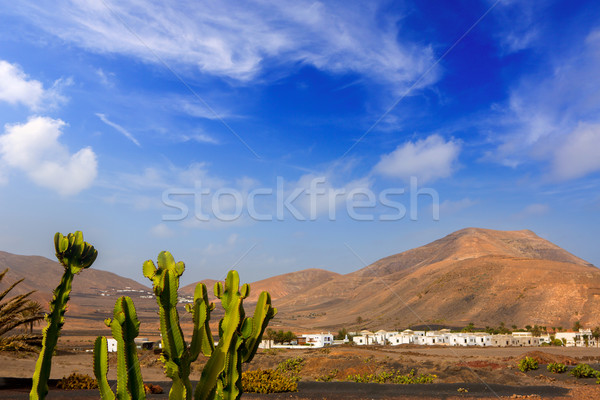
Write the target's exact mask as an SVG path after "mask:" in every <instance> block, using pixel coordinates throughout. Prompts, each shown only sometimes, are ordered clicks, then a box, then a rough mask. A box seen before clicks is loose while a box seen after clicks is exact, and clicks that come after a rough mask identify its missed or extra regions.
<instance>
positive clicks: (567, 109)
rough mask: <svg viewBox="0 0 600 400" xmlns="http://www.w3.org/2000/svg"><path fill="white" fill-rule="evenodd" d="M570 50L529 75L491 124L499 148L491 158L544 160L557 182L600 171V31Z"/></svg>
mask: <svg viewBox="0 0 600 400" xmlns="http://www.w3.org/2000/svg"><path fill="white" fill-rule="evenodd" d="M564 52H565V54H553V55H552V57H550V58H551V60H552V61H551V62H550V63H549V65H548V66H546V67H545V68H543V69H541V70H539V71H536V72H533V73H531V74H528V75H527V76H525V77H523V78H522V79H521V81H520V82H519V83H518V84H517V85H515V86H514V87H513V88H512V90H511V92H510V93H511V94H510V96H509V99H508V101H507V102H506V103H505V104H504V105H499V111H498V113H497V115H496V116H495V117H493V118H491V120H490V121H489V123H490V124H491V126H490V127H489V128H488V129H489V130H490V131H491V132H493V137H494V139H493V140H494V141H496V143H497V146H496V148H495V149H494V150H493V151H490V152H488V153H487V154H486V157H485V158H486V159H488V160H493V161H496V162H499V163H502V164H504V165H508V166H511V167H517V166H519V165H521V164H522V163H530V162H531V161H535V162H541V163H543V164H544V165H547V166H548V167H546V168H545V170H546V171H547V172H546V175H547V178H549V179H551V180H568V179H575V178H580V177H583V176H585V175H588V174H590V173H593V172H597V171H600V163H599V162H598V161H597V156H596V154H595V153H596V152H595V149H597V148H600V128H599V127H600V75H599V74H598V65H599V64H600V30H596V31H593V32H591V33H589V34H588V35H587V36H585V37H584V38H583V39H580V40H579V41H575V42H574V43H573V45H572V46H571V47H570V48H569V49H568V50H566V51H564Z"/></svg>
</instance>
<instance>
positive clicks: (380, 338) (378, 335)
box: [374, 329, 398, 344]
mask: <svg viewBox="0 0 600 400" xmlns="http://www.w3.org/2000/svg"><path fill="white" fill-rule="evenodd" d="M397 334H398V332H389V331H385V330H383V329H380V330H378V331H377V332H375V334H374V336H375V339H374V342H375V343H376V344H388V343H390V338H392V337H394V336H395V335H397Z"/></svg>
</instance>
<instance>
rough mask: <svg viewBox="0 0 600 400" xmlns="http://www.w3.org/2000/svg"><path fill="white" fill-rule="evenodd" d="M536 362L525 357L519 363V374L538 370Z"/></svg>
mask: <svg viewBox="0 0 600 400" xmlns="http://www.w3.org/2000/svg"><path fill="white" fill-rule="evenodd" d="M538 367H539V366H538V362H537V360H536V359H535V358H531V357H525V358H523V359H521V361H519V370H520V371H521V372H527V371H533V370H535V369H538Z"/></svg>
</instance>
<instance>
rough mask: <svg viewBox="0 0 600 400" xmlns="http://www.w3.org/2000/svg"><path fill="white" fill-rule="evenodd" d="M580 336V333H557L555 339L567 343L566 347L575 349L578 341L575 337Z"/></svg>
mask: <svg viewBox="0 0 600 400" xmlns="http://www.w3.org/2000/svg"><path fill="white" fill-rule="evenodd" d="M578 335H579V332H556V335H555V337H556V338H557V339H558V340H562V341H563V343H565V346H567V347H574V346H576V345H577V341H576V339H575V337H576V336H578ZM563 339H564V340H563Z"/></svg>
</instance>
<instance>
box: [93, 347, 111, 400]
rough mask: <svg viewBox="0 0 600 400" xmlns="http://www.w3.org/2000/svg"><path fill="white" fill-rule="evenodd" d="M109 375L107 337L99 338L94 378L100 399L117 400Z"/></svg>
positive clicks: (95, 350) (95, 355) (95, 352)
mask: <svg viewBox="0 0 600 400" xmlns="http://www.w3.org/2000/svg"><path fill="white" fill-rule="evenodd" d="M107 373H108V350H107V341H106V337H104V336H98V337H97V338H96V341H95V342H94V376H96V381H98V389H99V390H100V398H101V399H102V400H115V394H114V393H113V391H112V389H111V388H110V385H109V384H108V379H107V377H106V374H107Z"/></svg>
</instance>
